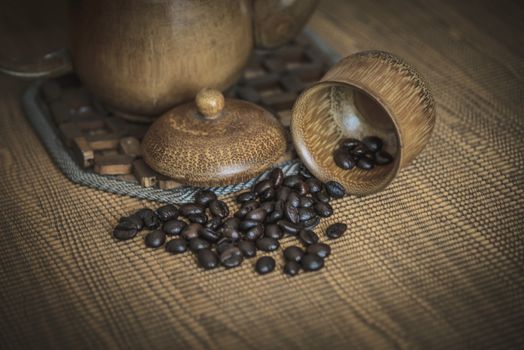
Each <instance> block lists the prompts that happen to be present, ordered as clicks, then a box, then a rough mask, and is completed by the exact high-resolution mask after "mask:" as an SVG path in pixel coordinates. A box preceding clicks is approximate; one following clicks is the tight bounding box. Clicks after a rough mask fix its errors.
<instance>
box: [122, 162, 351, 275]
mask: <svg viewBox="0 0 524 350" xmlns="http://www.w3.org/2000/svg"><path fill="white" fill-rule="evenodd" d="M344 195H345V190H344V187H342V185H340V184H339V183H337V182H334V181H331V182H327V183H325V184H324V183H322V182H320V181H319V180H317V179H316V178H314V177H313V176H312V175H311V174H310V173H309V172H308V171H307V169H305V168H304V167H303V168H302V169H301V170H300V172H299V174H297V175H291V176H286V177H285V176H284V174H283V173H282V170H281V169H279V168H276V169H274V170H273V171H272V172H271V173H270V175H269V177H268V178H267V179H264V180H262V181H260V182H258V183H256V184H255V185H254V186H253V187H252V188H251V190H249V191H247V192H243V193H241V194H239V195H238V196H237V197H236V201H237V203H238V204H239V205H240V207H239V209H238V210H237V211H236V212H235V213H233V215H230V211H229V208H228V206H227V204H226V203H225V202H223V201H221V200H219V199H218V198H217V196H216V195H215V194H214V193H213V192H211V191H208V190H203V191H201V192H199V193H198V194H197V195H196V196H195V200H194V203H188V204H183V205H180V206H175V205H172V204H168V205H165V206H162V207H160V208H158V209H156V211H153V210H151V209H149V208H144V209H140V210H139V211H137V212H136V213H134V214H133V215H130V216H126V217H122V218H121V219H120V221H119V222H118V224H117V226H116V227H115V229H114V231H113V236H114V237H115V238H116V239H117V240H129V239H132V238H134V237H135V236H136V235H137V234H138V232H139V231H141V230H143V229H147V230H148V233H147V234H146V236H145V238H144V241H145V245H146V246H147V247H149V248H160V247H162V246H164V247H165V250H166V251H167V252H169V253H171V254H181V253H184V252H186V251H191V252H192V253H193V254H195V255H196V261H197V262H198V264H199V265H200V266H201V267H202V268H204V269H213V268H216V267H218V266H219V265H222V266H224V267H225V268H233V267H236V266H239V265H240V264H242V263H243V261H244V260H245V259H249V258H253V257H255V256H256V255H257V251H262V252H273V251H276V250H277V249H279V248H280V243H279V241H280V240H281V239H282V238H283V237H285V236H293V237H295V238H296V239H297V240H298V242H299V245H293V246H290V247H287V248H286V249H285V250H284V251H283V254H284V260H285V265H284V269H283V271H284V273H286V274H287V275H289V276H295V275H296V274H298V273H299V272H300V271H301V270H304V271H317V270H320V269H321V268H322V267H323V266H324V260H325V259H326V258H327V257H328V256H329V255H330V253H331V248H330V246H329V245H327V244H326V243H321V242H320V238H319V236H318V234H317V233H315V231H314V229H315V227H316V226H317V225H318V224H319V223H320V220H321V219H322V218H326V217H329V216H331V215H333V208H332V207H331V205H330V204H329V202H330V200H331V199H333V198H342V197H343V196H344ZM346 230H347V225H346V224H343V223H336V224H333V225H331V226H329V227H328V228H327V229H326V232H325V237H327V238H328V239H336V238H339V237H340V236H342V234H344V232H345V231H346ZM168 237H169V238H170V239H169V240H168ZM171 237H172V238H171ZM166 241H167V242H166ZM275 265H276V263H275V260H274V259H273V258H272V257H270V256H263V257H261V258H259V259H258V260H257V262H256V263H255V265H254V268H255V271H256V272H258V273H259V274H266V273H269V272H271V271H273V270H274V269H275Z"/></svg>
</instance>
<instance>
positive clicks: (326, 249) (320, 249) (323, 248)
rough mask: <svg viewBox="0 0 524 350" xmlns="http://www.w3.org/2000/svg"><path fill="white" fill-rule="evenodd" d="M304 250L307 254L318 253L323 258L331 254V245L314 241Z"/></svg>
mask: <svg viewBox="0 0 524 350" xmlns="http://www.w3.org/2000/svg"><path fill="white" fill-rule="evenodd" d="M306 252H307V253H308V254H314V255H318V256H319V257H320V258H322V259H324V258H327V257H328V256H329V254H331V247H330V246H329V245H327V244H325V243H315V244H312V245H310V246H309V247H307V249H306Z"/></svg>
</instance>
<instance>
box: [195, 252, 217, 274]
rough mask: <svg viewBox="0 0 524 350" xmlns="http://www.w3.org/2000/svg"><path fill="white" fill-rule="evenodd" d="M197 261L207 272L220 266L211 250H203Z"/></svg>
mask: <svg viewBox="0 0 524 350" xmlns="http://www.w3.org/2000/svg"><path fill="white" fill-rule="evenodd" d="M197 260H198V263H199V264H200V266H202V267H203V268H204V269H206V270H210V269H214V268H215V267H217V266H218V257H217V255H216V254H215V253H214V252H213V251H211V250H210V249H201V250H199V251H198V253H197Z"/></svg>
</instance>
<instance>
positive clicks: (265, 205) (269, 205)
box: [260, 201, 275, 214]
mask: <svg viewBox="0 0 524 350" xmlns="http://www.w3.org/2000/svg"><path fill="white" fill-rule="evenodd" d="M260 208H262V209H264V210H265V212H266V214H270V213H272V212H273V210H275V202H274V201H270V202H264V203H262V204H260Z"/></svg>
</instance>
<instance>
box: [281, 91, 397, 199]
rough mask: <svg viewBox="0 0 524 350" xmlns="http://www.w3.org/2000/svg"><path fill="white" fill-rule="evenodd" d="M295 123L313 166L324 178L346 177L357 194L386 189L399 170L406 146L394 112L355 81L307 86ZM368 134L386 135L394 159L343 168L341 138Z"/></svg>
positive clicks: (303, 152) (304, 154)
mask: <svg viewBox="0 0 524 350" xmlns="http://www.w3.org/2000/svg"><path fill="white" fill-rule="evenodd" d="M291 129H292V133H293V140H294V142H295V147H296V149H297V152H298V153H299V155H300V157H301V158H302V161H303V162H304V163H305V165H306V166H307V167H308V169H309V170H310V171H311V172H312V173H313V174H314V175H315V176H316V177H318V178H319V179H321V180H323V181H329V180H335V181H338V182H340V183H341V184H342V185H344V187H345V188H346V191H348V192H349V193H351V194H356V195H365V194H370V193H374V192H377V191H380V190H381V189H383V188H384V187H386V186H387V185H388V184H389V183H390V182H391V180H393V178H394V177H395V175H396V173H397V172H398V169H399V165H400V160H401V149H402V147H401V142H400V138H399V133H398V129H397V126H396V125H395V121H394V118H393V116H391V115H390V113H388V112H387V110H386V108H385V107H384V106H383V105H382V103H381V102H380V101H379V100H378V99H377V98H375V97H373V96H372V95H371V94H370V93H368V92H366V91H364V90H363V89H361V88H359V87H357V86H355V85H351V84H347V83H339V82H329V81H324V82H321V83H318V84H316V85H314V86H313V87H311V88H309V89H308V90H306V91H305V92H304V93H303V94H302V95H301V96H300V98H299V99H298V100H297V102H296V103H295V106H294V108H293V119H292V124H291ZM366 136H378V137H380V138H381V139H382V140H383V142H384V146H383V149H384V150H385V151H387V152H388V153H389V154H391V155H392V156H393V158H394V160H393V162H391V163H390V164H388V165H385V166H378V165H376V166H375V167H374V168H373V169H372V170H367V171H366V170H362V169H359V168H357V167H355V168H353V169H351V170H344V169H341V168H339V167H338V166H337V165H336V164H335V161H334V160H333V152H334V151H335V150H336V148H337V146H338V144H339V142H340V141H341V140H342V139H344V138H350V137H351V138H357V139H363V138H364V137H366Z"/></svg>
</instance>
